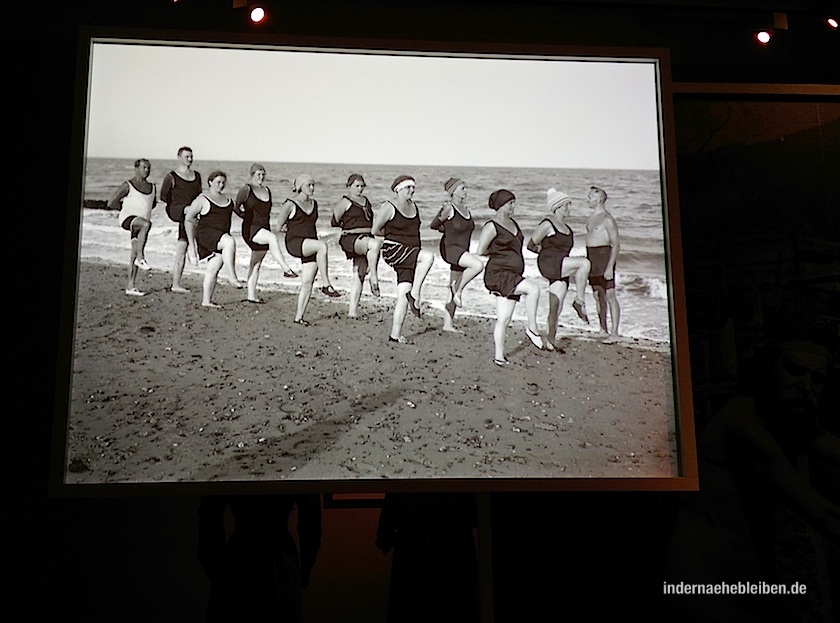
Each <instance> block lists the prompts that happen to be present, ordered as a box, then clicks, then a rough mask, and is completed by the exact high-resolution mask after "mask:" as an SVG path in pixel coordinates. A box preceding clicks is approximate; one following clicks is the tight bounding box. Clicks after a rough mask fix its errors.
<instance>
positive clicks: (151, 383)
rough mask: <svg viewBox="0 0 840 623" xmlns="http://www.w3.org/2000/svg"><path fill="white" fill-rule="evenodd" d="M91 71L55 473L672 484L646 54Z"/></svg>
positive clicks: (295, 55)
mask: <svg viewBox="0 0 840 623" xmlns="http://www.w3.org/2000/svg"><path fill="white" fill-rule="evenodd" d="M88 63H89V65H88V67H87V96H86V98H85V111H84V128H83V132H84V139H83V144H84V155H83V162H82V165H83V169H84V171H83V175H82V196H81V197H79V198H78V203H79V205H81V206H82V208H81V211H80V215H79V223H78V226H79V242H78V271H77V284H76V304H75V322H74V331H75V333H74V336H73V353H72V375H71V384H70V388H69V394H70V395H69V398H68V403H69V408H68V414H67V423H66V440H65V446H66V451H65V457H64V462H65V465H64V485H68V486H75V485H104V484H117V483H119V484H147V483H169V482H179V483H232V482H243V481H244V482H271V483H276V482H287V481H301V482H304V481H305V482H312V483H316V486H317V483H336V482H351V483H355V484H360V485H361V484H364V483H368V482H373V483H374V485H375V486H378V487H380V488H382V487H383V486H385V488H387V485H385V484H384V483H387V482H392V483H401V482H413V481H423V482H427V483H428V482H432V481H438V480H440V481H446V482H448V483H450V486H451V484H452V483H453V482H454V483H456V485H457V483H458V482H474V481H477V480H485V481H490V482H500V483H504V482H510V481H521V482H523V483H524V482H529V483H532V484H533V483H536V485H535V486H537V487H539V486H540V483H543V484H544V485H545V486H546V487H548V488H552V487H557V486H560V487H562V486H563V484H562V483H564V482H589V483H597V482H610V483H613V484H615V483H616V482H617V483H619V485H618V486H619V488H620V487H621V484H620V483H621V482H625V481H626V482H633V483H634V484H633V485H632V486H633V487H635V488H644V487H645V484H644V483H645V482H649V483H652V484H651V486H662V484H661V483H662V482H671V483H672V484H673V483H676V482H678V481H679V479H680V478H681V477H683V476H685V471H684V460H685V458H686V457H685V456H682V452H681V449H682V447H683V446H684V445H685V444H686V443H688V444H689V445H691V446H692V447H693V442H692V441H691V440H690V439H689V435H690V434H692V433H691V432H690V431H688V430H685V427H681V426H680V421H681V418H682V417H687V415H688V414H685V413H684V412H681V410H684V409H685V408H686V407H685V406H684V405H689V404H690V399H689V398H690V396H688V393H685V394H684V395H683V396H681V395H680V394H681V392H688V389H687V388H686V387H685V386H681V385H680V383H679V382H678V379H679V376H680V370H679V367H680V366H686V365H687V361H686V356H685V354H684V353H683V354H682V355H680V348H681V345H680V344H679V342H680V340H679V339H678V336H679V334H680V323H684V321H685V319H684V317H682V316H681V314H683V313H684V310H682V309H680V306H679V305H678V303H679V300H680V299H679V292H677V293H676V294H675V280H674V271H679V270H681V267H680V266H678V265H676V264H675V262H678V261H679V254H678V253H674V245H677V244H678V242H679V241H678V240H676V239H675V237H674V236H672V230H673V228H674V227H675V224H674V223H673V222H670V221H669V218H670V216H669V215H671V214H673V206H672V205H671V203H670V202H673V201H674V200H675V199H674V198H673V196H674V189H673V188H669V187H668V184H667V183H666V173H665V171H666V166H665V162H666V158H665V153H666V135H667V132H666V124H665V122H664V121H663V117H664V112H663V106H664V104H663V102H664V101H665V100H666V99H667V98H665V97H664V96H663V81H667V80H668V76H667V75H663V67H662V62H661V59H660V58H658V57H656V56H651V57H644V56H642V57H639V56H638V55H627V56H623V55H619V54H616V55H610V54H592V55H561V54H536V53H517V54H512V53H511V54H489V53H472V52H470V53H467V52H458V53H455V52H443V51H439V50H437V51H432V50H423V51H405V50H400V51H396V50H386V49H376V50H374V49H359V48H346V49H343V48H337V47H330V48H327V47H316V46H300V45H297V46H294V47H292V46H289V47H284V46H267V45H265V46H263V45H254V44H251V45H247V46H245V45H236V44H219V43H214V44H213V45H209V44H199V43H195V42H189V41H170V40H158V41H155V40H146V39H136V40H128V39H107V38H91V40H90V49H89V59H88ZM164 87H165V88H164ZM669 105H670V104H669ZM669 195H671V196H672V198H671V199H669ZM675 258H676V260H675ZM686 372H687V368H686ZM681 405H683V406H681ZM688 408H689V409H690V407H688ZM557 483H560V484H559V485H558V484H557ZM583 486H586V485H583ZM593 486H597V485H596V484H595V485H593ZM675 486H676V485H675Z"/></svg>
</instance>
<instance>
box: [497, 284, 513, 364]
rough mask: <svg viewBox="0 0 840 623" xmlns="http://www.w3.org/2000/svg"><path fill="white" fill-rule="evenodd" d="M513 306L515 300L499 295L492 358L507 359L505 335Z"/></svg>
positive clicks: (500, 360)
mask: <svg viewBox="0 0 840 623" xmlns="http://www.w3.org/2000/svg"><path fill="white" fill-rule="evenodd" d="M514 307H516V301H514V300H511V299H506V298H503V297H501V296H500V297H499V298H498V301H497V303H496V326H495V327H493V346H494V354H493V358H494V359H495V360H496V361H498V362H502V361H507V359H505V337H506V336H507V329H508V326H509V325H510V319H511V317H512V316H513V308H514Z"/></svg>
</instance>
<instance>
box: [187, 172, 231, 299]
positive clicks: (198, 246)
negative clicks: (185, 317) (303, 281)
mask: <svg viewBox="0 0 840 623" xmlns="http://www.w3.org/2000/svg"><path fill="white" fill-rule="evenodd" d="M207 181H208V184H209V189H208V190H207V191H206V192H203V193H201V194H200V195H199V196H198V197H196V198H195V199H194V200H193V202H192V203H191V204H190V205H189V206H187V208H186V210H185V211H184V227H185V229H186V230H187V241H188V243H189V244H188V247H187V257H188V258H189V259H190V262H192V263H194V264H197V263H198V261H199V260H205V259H206V260H207V270H206V272H205V273H204V289H203V294H202V300H201V304H202V305H204V307H220V305H216V304H215V303H214V302H213V301H212V299H213V292H214V291H215V289H216V277H217V276H218V274H219V271H220V270H221V269H222V265H224V267H225V271H226V272H227V277H228V282H229V283H230V284H231V285H232V286H234V287H236V288H241V287H242V282H240V281H239V279H238V278H237V276H236V241H235V240H234V239H233V236H231V235H230V219H231V216H232V215H233V201H232V200H231V199H230V197H228V196H227V195H225V194H224V192H223V191H224V189H225V184H227V175H225V174H224V173H222V172H221V171H213V172H212V173H211V174H210V175H209V177H208V178H207Z"/></svg>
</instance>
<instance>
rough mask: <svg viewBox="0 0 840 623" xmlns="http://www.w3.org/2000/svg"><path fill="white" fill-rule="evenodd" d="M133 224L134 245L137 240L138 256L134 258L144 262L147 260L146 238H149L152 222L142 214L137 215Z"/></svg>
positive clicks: (132, 240) (132, 241)
mask: <svg viewBox="0 0 840 623" xmlns="http://www.w3.org/2000/svg"><path fill="white" fill-rule="evenodd" d="M131 225H132V232H131V233H132V236H133V237H132V239H131V243H132V246H133V245H134V242H135V241H136V242H137V256H136V257H135V258H134V259H135V260H137V261H138V262H141V263H143V262H145V261H146V240H148V239H149V230H150V229H151V228H152V223H151V221H147V220H146V219H144V218H143V217H142V216H136V217H134V221H132V223H131ZM132 263H133V262H132Z"/></svg>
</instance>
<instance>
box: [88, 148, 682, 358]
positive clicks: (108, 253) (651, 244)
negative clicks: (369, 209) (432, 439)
mask: <svg viewBox="0 0 840 623" xmlns="http://www.w3.org/2000/svg"><path fill="white" fill-rule="evenodd" d="M262 164H263V165H264V166H265V167H266V171H267V180H266V181H267V183H268V185H269V186H270V187H271V190H272V195H273V197H274V202H275V205H279V204H280V203H281V202H282V200H283V198H285V197H286V196H288V194H290V192H291V181H292V179H293V178H294V176H295V175H298V174H300V173H308V174H310V175H312V176H313V177H314V178H315V180H316V181H317V187H316V191H315V198H316V199H317V200H318V203H319V210H320V218H319V221H318V230H319V235H320V237H321V238H322V239H324V240H326V241H328V243H329V247H330V258H329V261H330V274H331V277H332V281H333V283H334V284H335V285H336V286H337V287H339V288H340V289H345V290H347V289H349V283H350V274H351V264H350V263H349V262H348V261H347V260H346V258H345V257H344V254H343V252H342V251H341V249H340V248H339V247H338V234H339V231H338V230H337V229H335V228H333V227H330V223H329V221H330V212H331V211H332V207H333V205H334V204H335V203H336V202H337V201H338V200H339V199H340V198H341V196H342V194H343V193H344V190H345V181H346V180H347V176H348V175H349V174H350V173H361V174H362V175H363V176H364V177H365V181H366V182H367V190H366V194H367V196H368V198H369V199H370V200H371V202H372V203H373V204H374V205H378V204H379V203H381V202H382V201H384V200H386V199H389V198H390V196H391V191H390V184H391V182H392V181H393V179H394V178H395V177H396V176H397V175H401V174H407V175H411V176H412V177H414V178H415V180H416V181H417V190H416V193H415V196H414V200H415V202H416V203H417V205H418V207H419V209H420V218H421V221H422V222H423V226H422V228H421V235H422V238H423V245H424V247H427V248H429V249H430V250H433V251H434V252H435V254H436V255H438V242H439V240H440V234H439V233H438V232H436V231H434V230H432V229H430V228H429V227H428V224H429V223H430V222H431V220H432V218H433V217H434V215H435V214H436V213H437V210H438V209H439V208H440V205H441V202H442V201H443V200H444V199H445V198H446V194H445V193H444V191H443V182H444V181H445V180H446V179H447V178H449V177H452V176H458V177H461V178H463V179H465V180H467V183H468V185H469V196H468V199H467V204H468V205H469V207H470V210H471V212H472V215H473V219H474V220H475V221H476V230H475V234H474V237H473V248H474V247H475V245H476V243H477V239H478V231H479V230H480V228H481V225H483V224H484V222H486V221H487V220H489V219H490V218H491V216H492V212H491V210H490V209H489V208H488V207H487V197H488V195H489V194H490V193H491V192H493V191H494V190H496V189H498V188H507V189H509V190H511V191H512V192H513V193H514V194H515V195H516V215H515V219H516V221H517V222H518V223H519V225H520V227H521V228H522V230H523V231H524V232H525V234H526V235H527V234H528V233H529V232H531V231H532V230H533V229H534V228H535V227H536V225H537V224H538V223H539V221H540V220H542V218H543V217H544V216H545V213H546V208H545V191H546V189H547V188H549V187H551V186H554V187H555V188H558V189H560V190H563V191H564V192H566V193H568V194H569V195H571V197H572V199H573V200H574V204H573V206H572V211H571V214H570V215H569V218H568V223H569V225H570V227H571V228H572V230H573V231H574V232H575V234H576V237H575V247H574V249H573V251H572V255H585V235H584V234H585V230H586V228H585V223H586V216H587V215H588V212H589V210H588V208H587V207H586V194H587V192H588V190H589V187H590V186H591V185H593V184H595V185H598V186H601V187H602V188H604V189H605V190H606V191H607V193H608V194H609V200H608V201H607V209H608V210H610V212H611V213H612V214H613V216H614V217H615V219H616V221H617V223H618V227H619V232H620V236H621V253H620V255H619V258H618V263H617V270H616V279H617V282H616V294H617V296H618V300H619V303H620V304H621V332H622V334H624V335H627V336H631V337H636V338H641V339H647V340H654V341H659V342H666V341H670V329H669V314H668V284H667V271H666V262H665V235H664V227H663V209H662V197H661V190H660V177H659V172H658V171H622V170H593V169H514V168H511V169H505V168H489V167H480V168H461V169H458V170H452V169H450V168H443V167H405V168H400V167H394V166H380V165H370V166H368V165H353V166H350V165H344V164H290V163H271V162H263V163H262ZM250 165H251V163H250V162H212V161H197V162H196V163H195V166H194V168H195V169H196V170H197V171H199V172H200V173H201V174H202V175H203V177H204V179H205V182H206V177H207V174H208V173H210V171H212V170H215V169H219V170H222V171H224V172H225V173H226V174H227V176H228V186H227V190H226V192H227V193H228V194H229V195H231V196H235V194H236V191H237V190H238V189H239V187H240V186H241V185H243V184H245V183H246V182H247V181H248V177H249V176H248V168H249V167H250ZM175 166H176V162H175V161H174V160H173V161H156V162H153V163H152V174H151V176H150V178H149V179H150V181H152V182H154V183H155V184H157V186H158V188H160V182H161V180H162V179H163V176H164V175H165V174H166V172H168V171H170V170H171V169H173V168H174V167H175ZM133 170H134V169H133V161H131V160H126V159H110V158H90V159H88V161H87V164H86V174H85V187H84V192H83V198H84V199H100V200H107V199H108V198H109V197H110V196H111V194H112V193H113V192H114V191H115V190H116V188H117V187H118V186H119V184H120V183H121V182H122V181H124V180H126V179H128V178H130V177H131V176H132V175H133ZM176 227H177V225H176V224H175V223H173V222H171V221H170V220H169V219H168V218H167V217H166V215H165V212H164V210H163V209H162V207H158V208H156V209H155V211H154V214H153V227H152V230H151V233H150V236H149V242H148V246H147V255H146V257H147V258H148V260H149V262H150V263H151V264H152V265H153V266H154V267H156V268H158V267H159V268H161V269H163V270H168V269H169V267H170V265H171V263H172V255H173V253H174V243H175V239H176V234H175V232H176ZM232 233H233V234H234V237H235V238H236V239H237V252H238V253H237V272H238V273H239V275H240V277H244V275H245V274H246V272H247V262H248V255H249V249H248V248H247V247H246V246H245V243H244V242H243V241H242V240H241V236H240V221H239V219H238V218H237V217H234V223H233V227H232ZM128 249H129V238H128V235H127V234H126V232H125V231H124V230H122V229H121V228H120V227H119V223H117V214H116V212H112V211H107V210H95V209H85V210H83V216H82V242H81V249H80V256H81V257H82V258H89V259H92V258H99V259H104V260H106V261H111V262H117V263H123V262H126V261H127V258H128ZM525 256H526V272H525V275H526V276H527V277H533V278H536V279H538V280H539V282H540V283H541V284H542V286H543V290H544V292H543V293H544V295H545V296H543V297H541V301H540V305H541V310H540V323H541V324H543V323H544V319H545V313H546V311H545V310H546V308H547V301H548V297H547V291H548V282H547V281H545V280H544V279H542V278H541V277H540V274H539V271H538V269H537V263H536V256H535V255H534V254H532V253H530V252H528V251H527V250H526V251H525ZM289 261H290V263H291V264H292V266H296V261H297V260H296V258H290V259H289ZM188 270H196V269H194V268H189V267H188ZM380 274H381V282H382V294H383V295H384V296H393V295H394V291H395V284H394V279H393V271H391V269H390V268H389V267H388V266H387V265H385V264H384V263H382V264H381V265H380ZM448 275H449V269H448V265H447V264H446V263H445V262H443V260H441V259H440V258H439V257H438V258H437V259H436V261H435V264H434V267H433V268H432V271H431V272H430V274H429V277H428V278H427V280H426V285H425V286H424V290H423V300H424V301H427V302H429V303H430V304H431V305H432V306H435V307H442V305H443V302H444V301H445V299H446V289H447V283H448ZM260 284H261V286H262V287H263V288H265V289H267V290H268V289H276V290H280V291H294V290H295V289H296V285H297V284H296V282H294V281H289V280H284V279H283V278H282V276H281V275H280V271H279V270H278V269H277V267H276V265H275V264H274V262H273V260H271V258H270V257H267V258H266V260H265V261H264V262H263V268H262V271H261V273H260ZM120 286H121V284H120ZM115 287H118V286H117V285H116V284H115ZM365 292H367V287H365ZM572 296H573V294H572V293H570V295H569V296H568V297H567V300H566V305H565V309H564V310H563V313H562V315H561V317H560V323H561V325H564V326H565V327H566V329H565V332H566V333H572V332H577V333H579V332H581V331H586V330H591V331H595V330H596V329H597V327H596V326H595V325H592V326H590V327H588V328H586V327H584V326H583V325H582V324H581V323H580V322H579V321H578V319H577V316H576V315H575V313H574V311H573V310H572V309H571V299H572ZM586 304H587V309H588V310H589V312H590V316H592V315H594V310H595V302H594V299H593V297H592V292H591V290H590V289H589V288H587V292H586ZM464 305H465V307H464V308H463V310H462V311H459V313H463V314H472V315H479V316H495V309H496V306H495V298H494V297H493V296H491V295H490V294H489V293H488V292H487V291H486V289H485V288H484V284H483V282H482V279H481V277H479V278H477V279H476V280H474V281H473V282H472V283H471V284H470V285H469V286H468V287H467V290H466V292H465V294H464ZM524 313H525V311H524V306H522V305H518V306H517V310H516V313H515V314H514V318H515V319H522V318H524ZM560 332H561V334H562V333H563V332H564V329H563V328H562V327H561V330H560Z"/></svg>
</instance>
